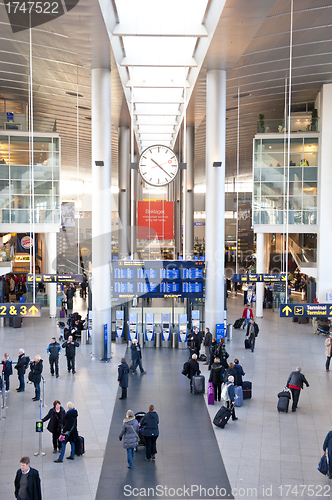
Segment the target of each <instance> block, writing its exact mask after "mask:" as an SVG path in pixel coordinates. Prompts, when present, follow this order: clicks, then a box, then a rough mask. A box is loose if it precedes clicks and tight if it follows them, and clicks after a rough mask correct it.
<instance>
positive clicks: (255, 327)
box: [246, 321, 259, 340]
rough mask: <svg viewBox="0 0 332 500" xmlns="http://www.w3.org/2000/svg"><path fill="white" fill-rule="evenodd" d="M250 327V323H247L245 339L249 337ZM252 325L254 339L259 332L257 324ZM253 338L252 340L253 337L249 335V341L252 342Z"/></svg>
mask: <svg viewBox="0 0 332 500" xmlns="http://www.w3.org/2000/svg"><path fill="white" fill-rule="evenodd" d="M250 325H251V323H250V321H249V323H248V325H247V333H246V336H247V337H248V336H249V328H250ZM253 325H254V332H255V337H257V335H258V332H259V328H258V325H257V323H255V322H254V323H253ZM253 338H254V337H253V335H250V340H253Z"/></svg>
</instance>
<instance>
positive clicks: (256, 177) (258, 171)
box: [254, 168, 261, 181]
mask: <svg viewBox="0 0 332 500" xmlns="http://www.w3.org/2000/svg"><path fill="white" fill-rule="evenodd" d="M260 175H261V169H260V168H255V169H254V181H259V180H260Z"/></svg>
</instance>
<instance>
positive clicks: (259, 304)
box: [256, 233, 265, 318]
mask: <svg viewBox="0 0 332 500" xmlns="http://www.w3.org/2000/svg"><path fill="white" fill-rule="evenodd" d="M264 253H265V252H264V234H263V233H257V234H256V273H257V274H258V273H264ZM263 300H264V283H256V316H257V318H262V317H263Z"/></svg>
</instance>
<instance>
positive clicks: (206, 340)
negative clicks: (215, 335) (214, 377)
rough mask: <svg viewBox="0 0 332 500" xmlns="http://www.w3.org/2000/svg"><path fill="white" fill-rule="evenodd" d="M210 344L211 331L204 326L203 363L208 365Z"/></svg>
mask: <svg viewBox="0 0 332 500" xmlns="http://www.w3.org/2000/svg"><path fill="white" fill-rule="evenodd" d="M211 344H212V333H211V332H210V328H205V336H204V348H205V356H206V362H205V363H204V365H208V364H209V362H210V350H211Z"/></svg>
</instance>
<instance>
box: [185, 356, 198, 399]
mask: <svg viewBox="0 0 332 500" xmlns="http://www.w3.org/2000/svg"><path fill="white" fill-rule="evenodd" d="M200 373H201V370H200V369H199V364H198V361H197V354H193V355H192V356H191V359H190V360H189V361H188V375H187V377H188V378H189V380H190V392H193V377H194V376H195V375H199V374H200Z"/></svg>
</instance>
